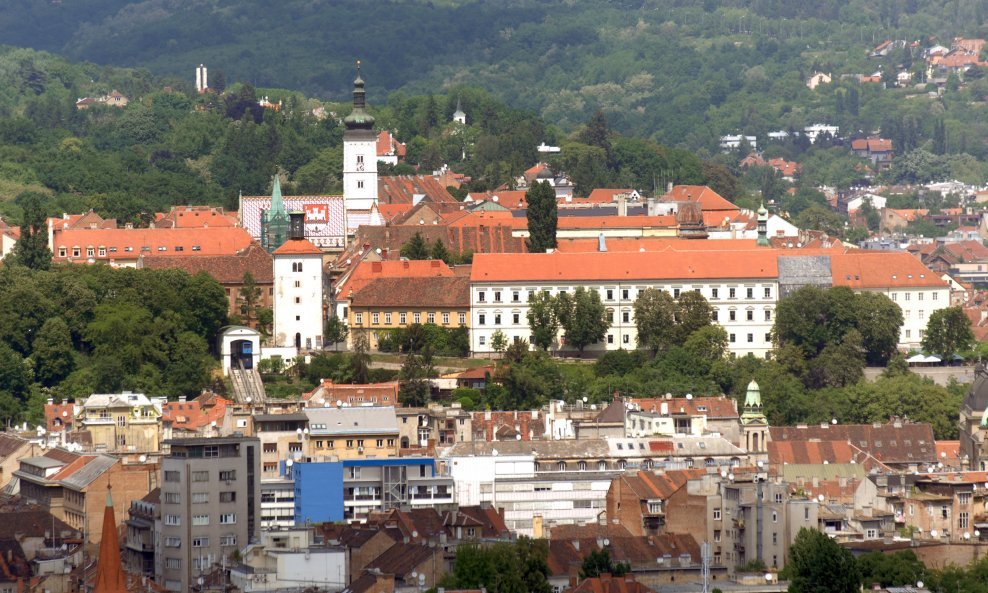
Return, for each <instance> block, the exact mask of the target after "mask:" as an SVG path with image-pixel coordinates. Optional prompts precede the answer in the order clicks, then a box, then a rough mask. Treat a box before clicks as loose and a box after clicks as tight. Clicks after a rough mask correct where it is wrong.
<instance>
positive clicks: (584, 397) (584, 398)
mask: <svg viewBox="0 0 988 593" xmlns="http://www.w3.org/2000/svg"><path fill="white" fill-rule="evenodd" d="M583 403H587V396H585V395H584V396H583Z"/></svg>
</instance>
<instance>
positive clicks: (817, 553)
mask: <svg viewBox="0 0 988 593" xmlns="http://www.w3.org/2000/svg"><path fill="white" fill-rule="evenodd" d="M860 575H861V573H860V572H859V571H858V566H857V564H856V563H855V561H854V555H853V554H851V552H849V551H848V550H845V549H844V548H842V547H840V545H838V544H837V542H835V541H834V540H832V539H830V537H829V536H827V535H826V534H824V533H822V532H820V531H817V530H816V529H807V528H805V527H804V528H802V529H800V530H799V533H798V534H796V539H795V541H793V544H792V546H791V547H790V548H789V562H788V563H787V564H786V568H785V572H784V576H785V577H786V578H788V579H789V593H857V591H858V590H859V588H860V581H861V576H860Z"/></svg>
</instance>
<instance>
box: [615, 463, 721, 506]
mask: <svg viewBox="0 0 988 593" xmlns="http://www.w3.org/2000/svg"><path fill="white" fill-rule="evenodd" d="M706 473H707V472H706V470H703V469H686V470H670V471H667V472H664V473H659V472H651V471H640V472H638V473H637V474H634V475H625V476H623V477H622V478H620V479H622V480H624V484H625V485H626V486H627V487H629V488H631V490H632V492H634V493H635V495H636V496H637V497H638V498H639V500H643V501H645V500H650V499H660V500H666V499H668V498H669V497H670V496H672V495H673V494H675V493H676V492H677V491H678V490H679V489H680V488H682V487H683V486H685V485H686V482H688V481H690V480H695V479H698V478H702V477H703V476H705V475H706Z"/></svg>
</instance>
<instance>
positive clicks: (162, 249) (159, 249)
mask: <svg viewBox="0 0 988 593" xmlns="http://www.w3.org/2000/svg"><path fill="white" fill-rule="evenodd" d="M158 251H168V248H167V247H165V246H164V245H162V246H161V247H159V248H158Z"/></svg>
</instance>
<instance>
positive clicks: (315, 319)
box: [271, 212, 323, 349]
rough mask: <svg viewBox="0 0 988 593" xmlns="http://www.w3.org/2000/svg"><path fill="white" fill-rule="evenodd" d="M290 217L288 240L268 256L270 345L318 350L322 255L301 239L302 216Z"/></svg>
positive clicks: (319, 346) (320, 337) (319, 341)
mask: <svg viewBox="0 0 988 593" xmlns="http://www.w3.org/2000/svg"><path fill="white" fill-rule="evenodd" d="M290 216H291V224H290V227H289V239H288V241H286V242H285V243H284V244H283V245H282V246H281V247H279V248H278V249H276V250H275V251H274V253H272V254H271V257H272V259H273V260H274V341H275V345H276V346H281V347H295V348H306V349H311V348H321V347H322V330H323V270H322V252H321V251H320V250H319V248H317V247H316V246H315V245H313V244H312V243H311V242H309V240H308V239H305V238H304V231H303V217H304V214H302V213H300V212H293V213H291V214H290Z"/></svg>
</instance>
